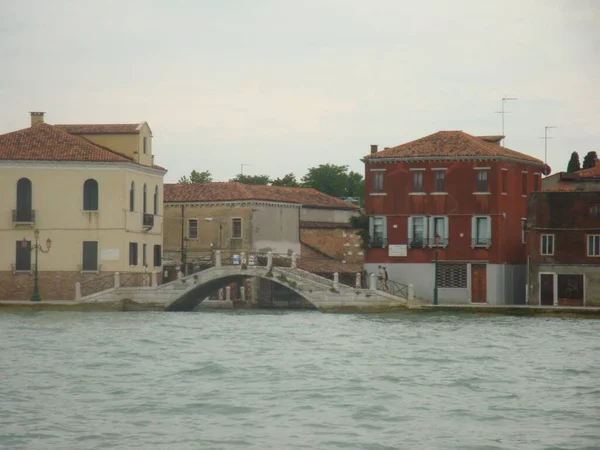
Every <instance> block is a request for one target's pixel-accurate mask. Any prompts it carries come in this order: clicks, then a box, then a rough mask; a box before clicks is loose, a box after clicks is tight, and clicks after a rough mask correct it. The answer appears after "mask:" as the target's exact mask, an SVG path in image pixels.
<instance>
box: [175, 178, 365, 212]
mask: <svg viewBox="0 0 600 450" xmlns="http://www.w3.org/2000/svg"><path fill="white" fill-rule="evenodd" d="M236 200H265V201H272V202H283V203H295V204H298V205H302V206H305V207H313V208H328V209H349V210H359V209H360V208H359V207H358V206H356V205H353V204H352V203H348V202H346V201H344V200H340V199H338V198H335V197H331V196H329V195H326V194H323V193H322V192H319V191H317V190H315V189H311V188H293V187H281V186H265V185H253V184H242V183H236V182H216V183H188V184H182V183H179V184H165V185H164V201H165V202H166V203H180V202H185V203H191V202H198V203H202V202H218V201H236Z"/></svg>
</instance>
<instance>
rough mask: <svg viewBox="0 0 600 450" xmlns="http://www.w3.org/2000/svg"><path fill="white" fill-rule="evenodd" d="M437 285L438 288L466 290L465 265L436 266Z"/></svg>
mask: <svg viewBox="0 0 600 450" xmlns="http://www.w3.org/2000/svg"><path fill="white" fill-rule="evenodd" d="M437 285H438V287H440V288H450V289H452V288H456V289H466V288H467V265H466V264H445V263H441V264H438V271H437Z"/></svg>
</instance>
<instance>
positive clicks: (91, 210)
mask: <svg viewBox="0 0 600 450" xmlns="http://www.w3.org/2000/svg"><path fill="white" fill-rule="evenodd" d="M81 212H84V213H99V212H100V210H99V209H82V210H81Z"/></svg>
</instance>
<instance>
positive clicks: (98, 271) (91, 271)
mask: <svg viewBox="0 0 600 450" xmlns="http://www.w3.org/2000/svg"><path fill="white" fill-rule="evenodd" d="M80 273H95V274H99V273H100V270H98V269H96V270H82V271H81V272H80Z"/></svg>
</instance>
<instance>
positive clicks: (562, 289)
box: [556, 274, 584, 306]
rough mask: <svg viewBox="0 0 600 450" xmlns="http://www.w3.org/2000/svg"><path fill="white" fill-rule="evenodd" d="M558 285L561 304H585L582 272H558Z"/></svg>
mask: <svg viewBox="0 0 600 450" xmlns="http://www.w3.org/2000/svg"><path fill="white" fill-rule="evenodd" d="M556 278H557V280H556V287H557V291H558V305H559V306H583V290H584V287H583V286H584V279H583V275H581V274H568V275H567V274H558V275H557V277H556Z"/></svg>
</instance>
